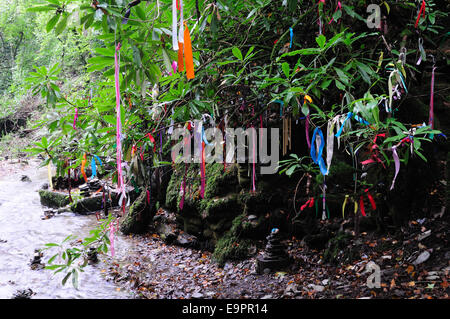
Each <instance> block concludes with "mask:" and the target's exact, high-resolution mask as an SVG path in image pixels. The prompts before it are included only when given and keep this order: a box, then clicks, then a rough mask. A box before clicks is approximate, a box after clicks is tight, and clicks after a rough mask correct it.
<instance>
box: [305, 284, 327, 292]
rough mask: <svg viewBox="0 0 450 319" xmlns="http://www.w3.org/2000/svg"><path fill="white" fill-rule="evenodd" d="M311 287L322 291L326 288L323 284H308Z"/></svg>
mask: <svg viewBox="0 0 450 319" xmlns="http://www.w3.org/2000/svg"><path fill="white" fill-rule="evenodd" d="M308 287H309V288H312V289H313V290H315V291H317V292H322V291H324V290H325V287H324V286H321V285H314V284H309V285H308Z"/></svg>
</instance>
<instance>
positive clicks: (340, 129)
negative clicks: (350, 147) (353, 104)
mask: <svg viewBox="0 0 450 319" xmlns="http://www.w3.org/2000/svg"><path fill="white" fill-rule="evenodd" d="M352 115H353V113H352V112H348V113H347V117H346V118H345V120H344V123H342V125H341V127H340V128H339V131H338V132H337V133H336V135H335V136H336V137H339V136H341V134H342V130H343V129H344V125H345V122H347V120H348V119H349V118H351V117H352Z"/></svg>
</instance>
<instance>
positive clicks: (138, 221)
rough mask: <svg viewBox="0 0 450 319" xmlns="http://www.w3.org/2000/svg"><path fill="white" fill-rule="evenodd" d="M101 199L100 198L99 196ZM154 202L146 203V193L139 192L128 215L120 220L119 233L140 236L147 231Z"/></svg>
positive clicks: (153, 209)
mask: <svg viewBox="0 0 450 319" xmlns="http://www.w3.org/2000/svg"><path fill="white" fill-rule="evenodd" d="M100 199H101V196H100ZM155 209H156V208H155V202H154V201H150V205H149V204H148V203H147V193H146V192H141V194H140V195H139V197H138V198H137V199H136V200H135V201H134V202H133V204H132V205H131V207H130V209H129V211H128V213H127V214H126V215H125V216H123V217H122V218H121V220H120V231H121V232H122V233H123V234H124V235H128V234H141V233H144V232H145V231H146V230H147V227H148V225H149V224H150V221H151V220H152V218H153V216H152V215H153V214H154V213H155Z"/></svg>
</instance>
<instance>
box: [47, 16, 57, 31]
mask: <svg viewBox="0 0 450 319" xmlns="http://www.w3.org/2000/svg"><path fill="white" fill-rule="evenodd" d="M59 17H60V15H59V14H55V15H54V16H53V17H52V18H51V19H50V20H48V22H47V25H46V26H45V30H46V31H47V32H50V31H51V30H52V29H53V28H54V27H55V25H56V23H57V22H58V20H59Z"/></svg>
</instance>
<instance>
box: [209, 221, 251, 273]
mask: <svg viewBox="0 0 450 319" xmlns="http://www.w3.org/2000/svg"><path fill="white" fill-rule="evenodd" d="M244 220H245V214H241V215H239V216H237V217H236V218H235V219H234V220H233V222H232V226H231V229H230V230H229V231H228V232H227V233H226V234H225V235H224V236H223V237H222V238H220V239H219V240H218V241H217V244H216V247H215V249H214V253H213V255H212V259H213V261H215V262H217V263H218V264H219V265H220V266H221V267H222V266H223V265H224V264H225V262H226V261H227V260H234V259H242V258H245V257H247V256H248V248H249V247H250V240H248V239H242V238H240V234H241V232H242V225H243V222H244Z"/></svg>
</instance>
